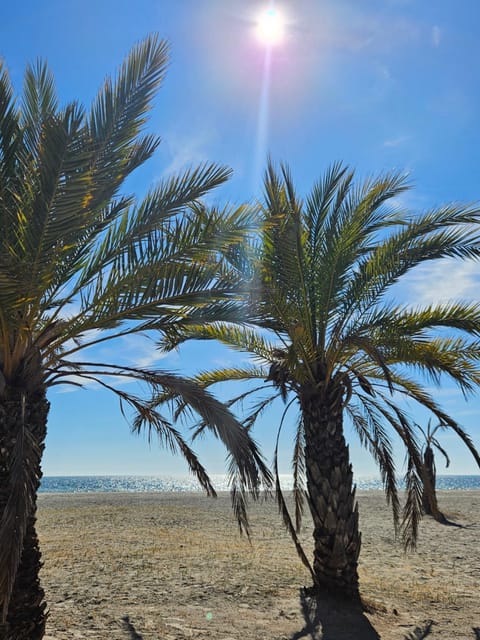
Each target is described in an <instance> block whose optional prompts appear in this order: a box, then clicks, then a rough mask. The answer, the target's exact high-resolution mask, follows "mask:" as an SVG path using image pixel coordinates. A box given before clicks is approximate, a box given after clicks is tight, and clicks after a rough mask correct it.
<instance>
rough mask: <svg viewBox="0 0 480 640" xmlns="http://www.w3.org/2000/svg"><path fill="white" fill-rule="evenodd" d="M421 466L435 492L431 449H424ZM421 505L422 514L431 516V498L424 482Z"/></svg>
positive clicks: (433, 462)
mask: <svg viewBox="0 0 480 640" xmlns="http://www.w3.org/2000/svg"><path fill="white" fill-rule="evenodd" d="M423 465H424V473H425V474H426V475H427V477H428V479H429V480H430V484H431V487H432V489H433V491H435V485H436V474H435V461H434V456H433V451H432V448H431V447H427V448H426V449H425V452H424V454H423ZM422 505H423V511H424V513H426V514H427V515H429V516H431V515H432V496H431V495H429V492H428V491H427V487H426V484H425V482H424V483H423V493H422Z"/></svg>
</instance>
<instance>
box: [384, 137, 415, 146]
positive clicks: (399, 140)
mask: <svg viewBox="0 0 480 640" xmlns="http://www.w3.org/2000/svg"><path fill="white" fill-rule="evenodd" d="M410 139H411V136H397V137H396V138H389V139H388V140H385V141H384V143H383V146H384V147H387V148H395V147H400V146H402V145H403V144H405V143H406V142H408V141H409V140H410Z"/></svg>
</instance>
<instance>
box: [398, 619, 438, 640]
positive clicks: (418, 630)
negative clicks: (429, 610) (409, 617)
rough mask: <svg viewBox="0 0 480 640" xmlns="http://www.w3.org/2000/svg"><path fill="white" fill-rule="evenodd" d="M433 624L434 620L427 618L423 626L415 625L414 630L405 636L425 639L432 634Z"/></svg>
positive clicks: (416, 639) (406, 638)
mask: <svg viewBox="0 0 480 640" xmlns="http://www.w3.org/2000/svg"><path fill="white" fill-rule="evenodd" d="M432 624H433V622H432V620H427V622H425V624H423V625H422V626H421V627H415V629H414V630H413V631H410V633H408V634H407V635H406V636H405V640H423V639H424V638H426V637H427V636H429V635H430V631H431V630H432Z"/></svg>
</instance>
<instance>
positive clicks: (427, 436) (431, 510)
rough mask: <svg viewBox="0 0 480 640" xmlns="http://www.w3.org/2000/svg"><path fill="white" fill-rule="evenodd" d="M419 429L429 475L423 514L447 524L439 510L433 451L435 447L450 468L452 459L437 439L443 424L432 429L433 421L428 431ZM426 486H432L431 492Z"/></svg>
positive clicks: (425, 469)
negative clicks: (436, 435) (422, 439)
mask: <svg viewBox="0 0 480 640" xmlns="http://www.w3.org/2000/svg"><path fill="white" fill-rule="evenodd" d="M417 427H418V428H419V429H420V431H421V433H422V436H423V438H424V447H423V451H422V454H423V472H424V473H425V474H426V475H427V478H428V480H427V483H424V488H423V492H422V505H423V512H424V513H425V514H427V515H429V516H433V517H434V518H435V519H436V520H438V521H439V522H446V518H445V516H444V515H443V514H442V513H441V512H440V511H439V510H438V503H437V493H436V485H437V470H436V467H435V454H434V451H433V448H434V447H435V448H436V449H437V450H438V451H440V453H441V454H442V455H443V457H444V458H445V466H446V467H448V466H449V465H450V458H449V457H448V454H447V452H446V451H445V449H444V448H443V447H442V446H441V444H440V443H439V441H438V440H437V438H436V437H435V434H436V433H437V431H438V430H439V429H442V428H443V424H442V423H441V422H440V423H439V424H437V426H436V427H434V428H433V429H432V421H431V420H429V421H428V424H427V429H426V431H425V430H424V429H422V427H421V426H420V425H417ZM425 484H427V485H429V486H430V488H431V491H428V490H427V488H426V487H425Z"/></svg>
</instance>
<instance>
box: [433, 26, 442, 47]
mask: <svg viewBox="0 0 480 640" xmlns="http://www.w3.org/2000/svg"><path fill="white" fill-rule="evenodd" d="M441 41H442V30H441V29H440V27H439V26H438V25H434V26H433V27H432V45H433V46H434V47H439V46H440V43H441Z"/></svg>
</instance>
